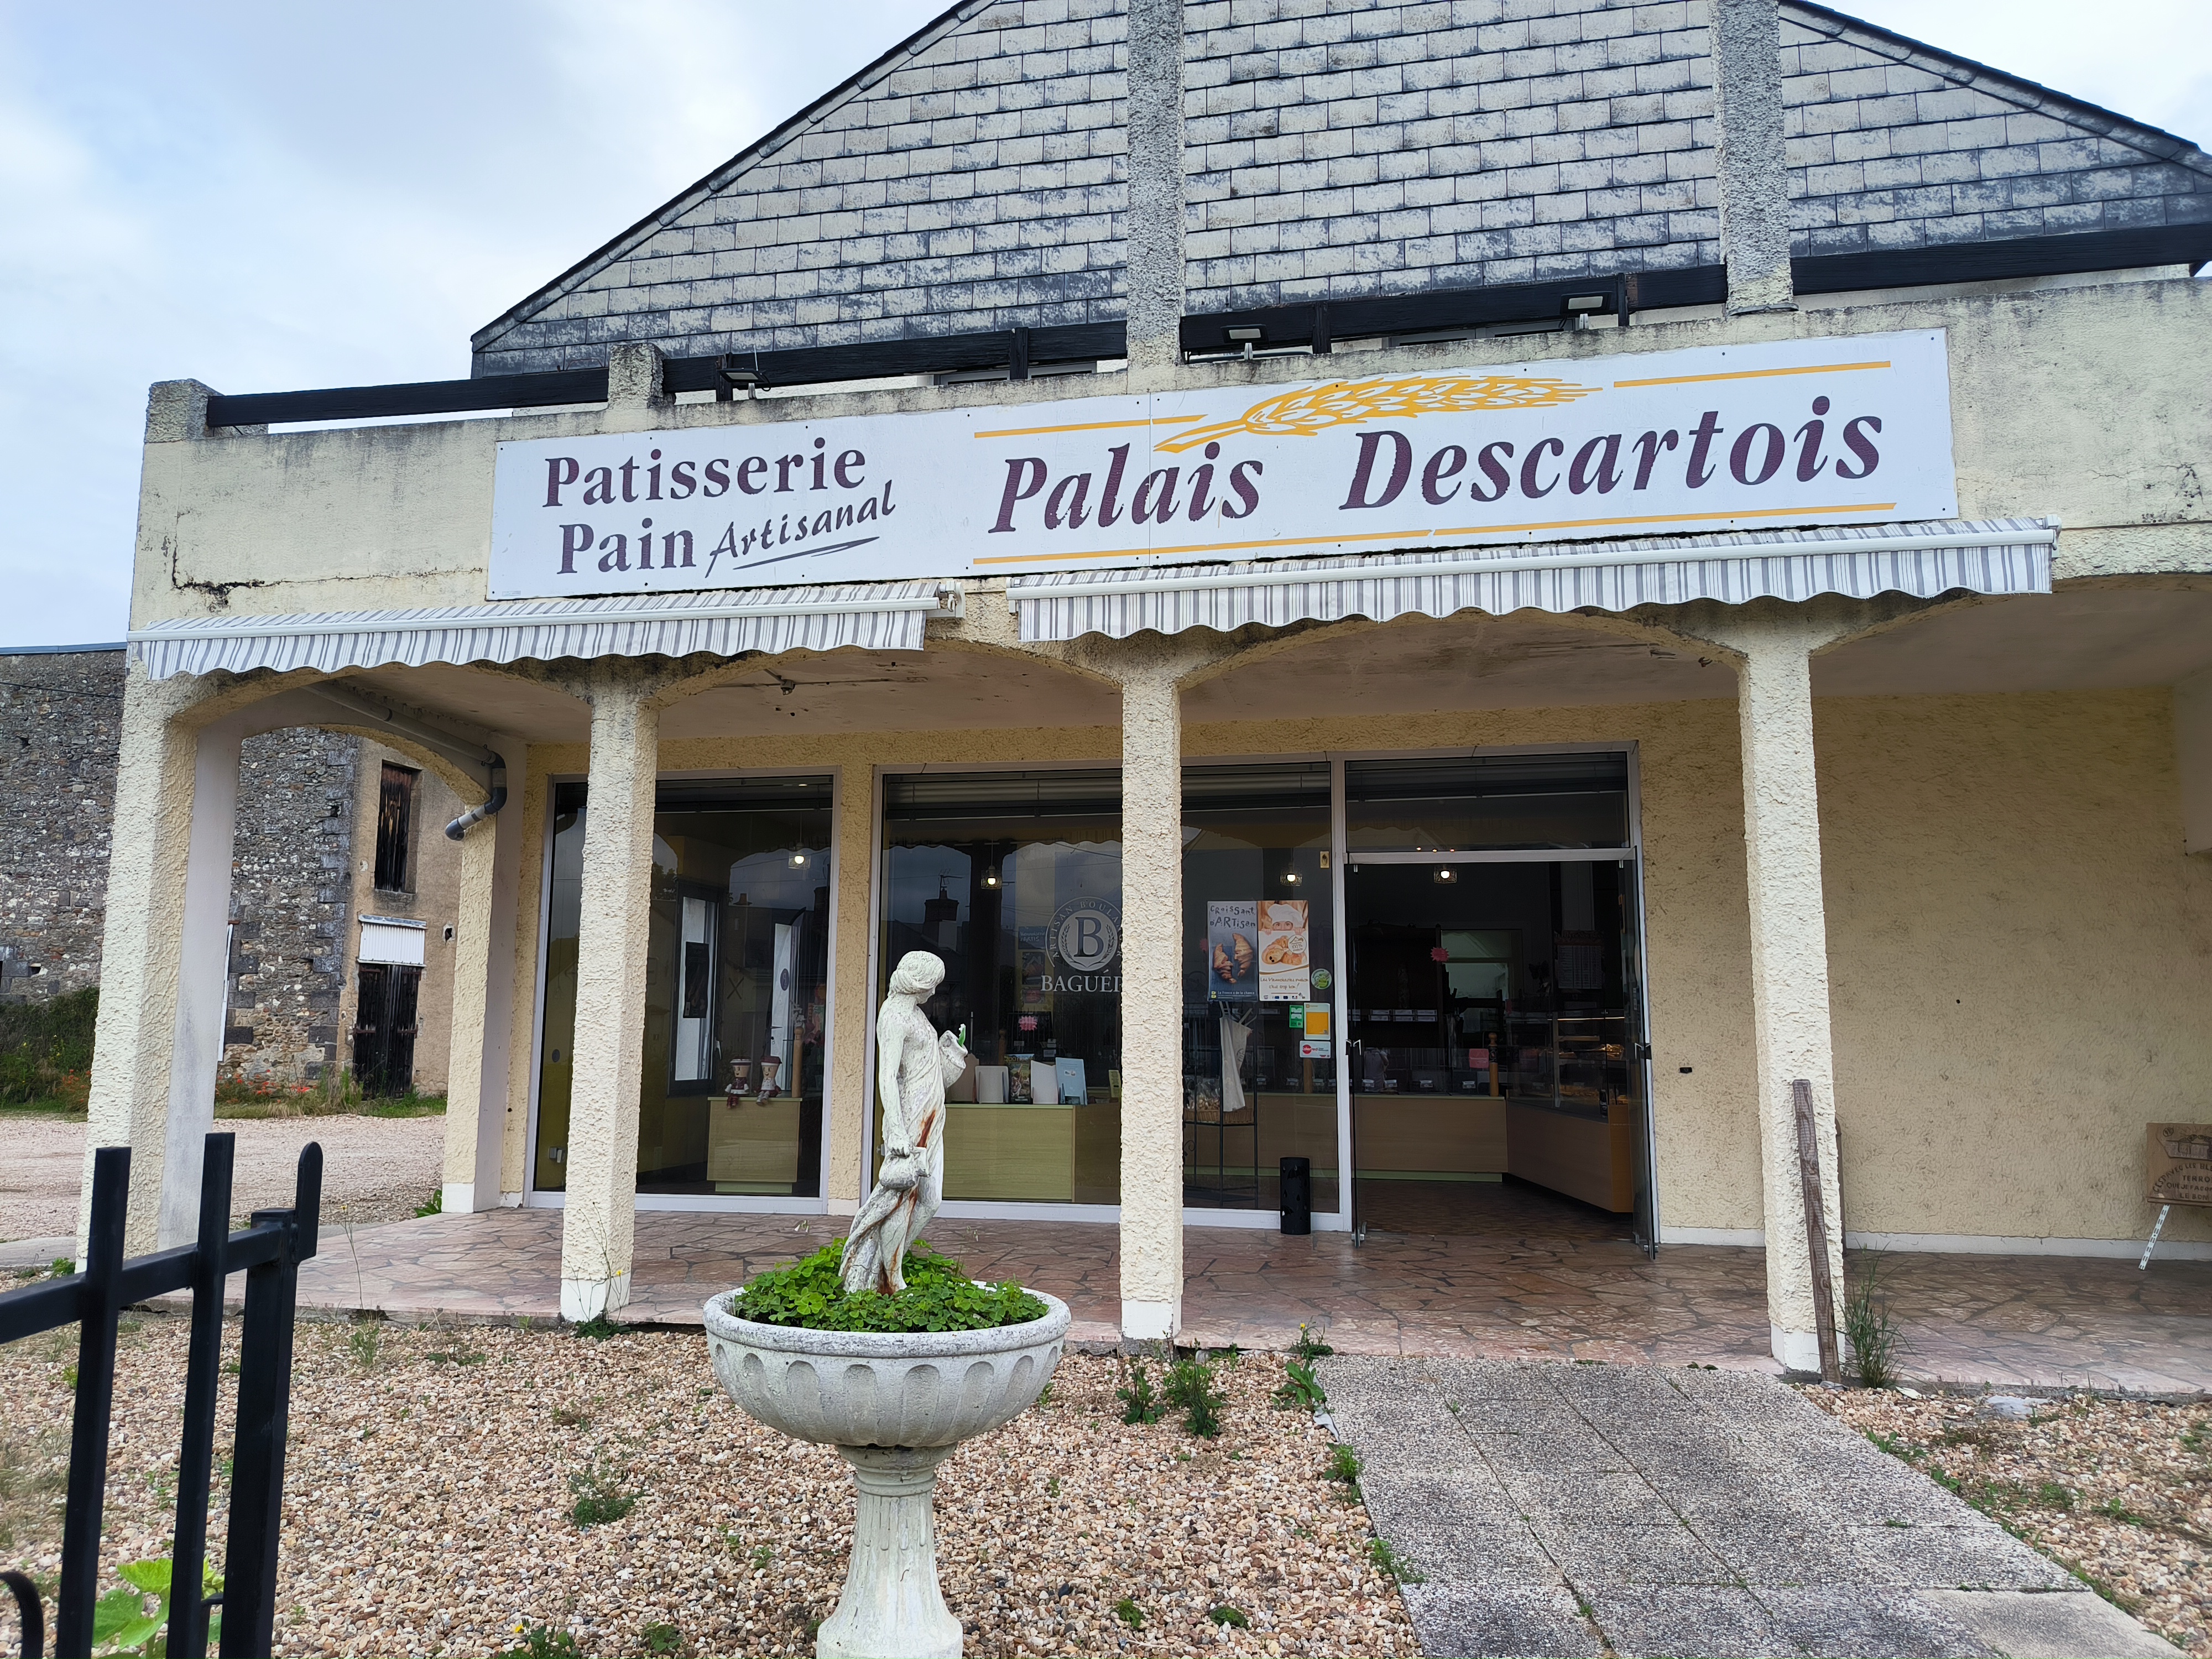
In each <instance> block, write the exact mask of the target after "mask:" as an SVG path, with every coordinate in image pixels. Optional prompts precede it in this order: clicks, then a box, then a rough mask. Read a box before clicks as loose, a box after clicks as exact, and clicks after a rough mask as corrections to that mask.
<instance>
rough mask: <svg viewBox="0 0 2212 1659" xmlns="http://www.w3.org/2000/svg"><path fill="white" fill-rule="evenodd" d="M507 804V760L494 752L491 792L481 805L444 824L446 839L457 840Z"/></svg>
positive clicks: (472, 807)
mask: <svg viewBox="0 0 2212 1659" xmlns="http://www.w3.org/2000/svg"><path fill="white" fill-rule="evenodd" d="M504 805H507V762H506V761H505V760H504V759H502V758H501V757H500V756H499V755H498V754H497V753H496V752H495V753H494V754H493V755H492V757H491V793H490V794H489V796H487V797H486V798H485V799H484V803H483V805H481V806H471V808H469V810H468V811H465V812H464V813H462V814H461V815H460V817H457V818H455V819H454V820H453V822H452V823H449V824H447V826H446V839H447V841H459V839H460V838H461V837H462V836H465V835H467V834H468V833H469V830H470V829H471V827H472V826H473V825H476V824H478V823H483V821H484V820H485V819H486V818H488V817H491V815H492V814H493V813H495V812H496V811H499V809H500V808H501V807H502V806H504Z"/></svg>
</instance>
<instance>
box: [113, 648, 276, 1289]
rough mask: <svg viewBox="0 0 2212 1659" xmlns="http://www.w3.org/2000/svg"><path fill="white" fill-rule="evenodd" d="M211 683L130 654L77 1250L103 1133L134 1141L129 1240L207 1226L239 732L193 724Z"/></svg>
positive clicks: (178, 1238)
mask: <svg viewBox="0 0 2212 1659" xmlns="http://www.w3.org/2000/svg"><path fill="white" fill-rule="evenodd" d="M203 696H204V692H203V691H202V690H200V689H199V688H197V686H196V685H195V684H194V683H193V682H192V681H191V680H189V679H187V678H184V677H181V676H179V677H178V678H174V679H170V680H164V681H160V682H155V681H152V680H149V679H148V678H146V673H145V671H144V669H143V668H141V667H140V666H138V665H137V664H135V663H134V664H132V665H131V669H130V671H129V674H128V677H127V678H126V679H125V685H124V693H123V721H122V733H121V742H120V747H119V750H118V755H117V764H116V777H115V811H114V818H113V823H112V829H111V832H110V836H111V839H110V843H109V852H108V863H107V910H106V930H105V934H104V938H103V942H102V945H101V957H100V1021H99V1025H98V1028H97V1030H96V1031H95V1033H94V1054H93V1064H92V1079H91V1105H90V1110H89V1113H88V1122H87V1126H86V1134H85V1152H84V1181H83V1184H82V1189H81V1192H82V1195H81V1196H80V1198H79V1200H78V1205H77V1255H78V1258H79V1259H80V1260H82V1257H83V1255H84V1240H85V1229H86V1227H87V1225H88V1222H89V1218H90V1204H91V1194H92V1156H93V1153H94V1152H95V1151H96V1150H97V1149H98V1148H100V1147H102V1146H129V1147H130V1148H131V1202H130V1207H129V1215H128V1219H127V1221H126V1223H125V1236H124V1239H125V1249H127V1250H129V1251H131V1253H133V1254H137V1253H139V1252H143V1251H146V1250H150V1249H161V1248H167V1247H168V1246H170V1245H174V1244H185V1243H191V1240H192V1237H193V1236H194V1235H195V1233H196V1232H197V1218H198V1210H199V1186H200V1159H201V1152H202V1138H203V1137H204V1135H205V1134H206V1133H207V1131H208V1127H209V1126H210V1123H211V1122H212V1121H214V1115H215V1073H216V1062H217V1061H218V1060H221V1059H222V1016H223V990H224V987H225V983H226V981H225V971H226V968H227V964H226V963H225V961H224V945H225V942H226V939H227V936H228V922H229V911H230V863H231V838H232V831H233V828H234V822H235V816H236V813H235V808H236V804H237V798H238V755H239V744H240V733H241V725H240V720H239V719H238V718H237V717H236V716H232V717H230V718H228V719H226V720H220V721H217V722H215V723H212V724H210V725H207V726H202V727H199V728H198V729H197V730H195V729H193V728H192V727H191V726H190V725H188V724H187V723H186V722H185V720H183V718H182V715H183V714H184V712H185V710H186V709H188V708H191V706H192V705H193V704H194V703H196V702H199V701H201V700H202V698H203Z"/></svg>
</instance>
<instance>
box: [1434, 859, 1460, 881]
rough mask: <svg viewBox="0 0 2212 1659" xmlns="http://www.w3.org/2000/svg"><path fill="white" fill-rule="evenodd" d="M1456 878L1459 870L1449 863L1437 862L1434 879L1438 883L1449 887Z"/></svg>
mask: <svg viewBox="0 0 2212 1659" xmlns="http://www.w3.org/2000/svg"><path fill="white" fill-rule="evenodd" d="M1458 879H1459V872H1458V871H1456V870H1455V869H1453V868H1452V867H1451V866H1449V864H1439V865H1438V866H1437V873H1436V880H1437V883H1438V884H1440V885H1443V886H1445V887H1449V886H1450V885H1451V884H1452V883H1454V882H1455V881H1457V880H1458Z"/></svg>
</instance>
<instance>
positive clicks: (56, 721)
mask: <svg viewBox="0 0 2212 1659" xmlns="http://www.w3.org/2000/svg"><path fill="white" fill-rule="evenodd" d="M124 659H125V657H124V652H123V650H122V648H121V647H88V648H84V649H78V650H65V651H36V652H22V653H5V652H0V961H4V962H6V963H9V969H8V977H7V980H6V983H5V988H4V994H7V995H9V996H12V997H18V998H21V997H31V998H40V999H43V998H46V997H50V996H58V995H62V994H65V993H68V992H70V991H76V990H81V989H82V988H83V987H86V986H88V985H96V984H98V983H99V982H100V937H101V933H102V932H103V929H104V927H105V926H106V905H107V854H108V834H109V824H110V821H111V819H112V816H113V812H114V804H115V774H116V756H117V746H118V742H119V740H120V728H119V722H120V718H121V712H122V706H123V680H124ZM387 758H389V759H393V760H401V761H403V762H404V757H399V756H397V755H393V754H392V751H390V750H386V749H385V748H383V747H382V745H380V744H375V743H373V742H370V741H369V740H368V739H366V738H356V737H351V736H348V735H345V734H343V733H338V732H324V731H319V730H315V729H313V728H306V727H300V728H290V729H287V730H283V731H279V732H264V733H262V734H260V735H259V736H258V737H252V738H247V739H246V742H245V744H244V746H243V749H242V751H241V754H240V761H239V791H238V817H237V828H236V830H235V835H234V842H233V847H234V853H233V861H232V866H231V895H230V915H231V949H230V962H229V969H228V974H229V986H228V1010H229V1012H228V1018H226V1020H225V1022H224V1025H225V1030H224V1034H223V1036H224V1042H223V1069H224V1071H225V1072H226V1073H234V1074H238V1075H242V1076H246V1077H250V1078H260V1077H267V1078H270V1079H274V1080H276V1081H278V1082H281V1083H307V1082H313V1081H315V1080H316V1079H319V1078H320V1077H321V1076H322V1075H323V1073H324V1070H325V1067H327V1066H331V1065H333V1064H343V1063H346V1061H347V1060H349V1040H348V1036H347V1033H348V1031H349V1028H350V1026H351V1024H352V1023H353V1008H354V996H355V989H356V983H355V972H354V969H355V966H356V960H357V956H358V952H359V948H360V946H359V938H358V935H359V932H360V929H359V925H358V918H359V917H360V915H362V914H363V913H364V912H370V911H373V912H375V913H378V914H383V915H404V916H409V917H416V918H419V919H421V920H422V921H423V922H424V923H425V932H426V936H427V939H428V945H427V949H426V961H425V964H424V972H423V981H422V1000H421V1004H420V1010H421V1018H422V1035H421V1036H419V1037H418V1038H417V1039H416V1072H415V1075H416V1087H417V1088H418V1089H419V1090H421V1091H423V1092H425V1093H433V1092H436V1091H440V1090H442V1089H443V1088H444V1086H445V1076H446V1066H447V1030H448V1026H449V1009H450V1004H451V1001H452V994H453V992H452V968H451V962H450V957H451V955H452V945H451V943H450V941H449V940H448V939H447V937H446V935H447V933H448V931H449V929H450V925H451V923H452V921H453V908H454V905H455V903H456V902H457V898H458V885H457V884H458V880H459V849H458V848H454V847H453V845H452V843H450V842H447V840H446V839H445V838H444V836H442V835H441V833H440V831H441V827H442V826H443V824H444V823H445V822H446V820H447V818H449V817H452V816H453V814H454V813H455V812H456V811H459V802H458V801H457V800H456V799H455V798H454V796H453V792H452V791H451V790H449V789H447V787H445V786H444V785H443V784H442V783H441V782H440V781H438V780H437V778H436V776H435V775H434V774H431V773H428V772H426V773H424V774H423V775H422V780H421V782H420V785H419V786H418V793H417V795H416V822H415V847H416V857H415V859H414V860H413V866H414V873H413V876H412V879H411V883H410V889H409V890H407V891H405V892H392V893H385V892H379V891H377V890H376V888H375V875H374V850H375V837H376V785H377V781H378V777H379V775H380V768H381V765H382V763H383V762H384V761H385V760H386V759H387ZM410 764H411V763H410ZM31 968H35V969H37V970H38V971H37V972H36V973H27V972H26V971H25V970H26V969H31Z"/></svg>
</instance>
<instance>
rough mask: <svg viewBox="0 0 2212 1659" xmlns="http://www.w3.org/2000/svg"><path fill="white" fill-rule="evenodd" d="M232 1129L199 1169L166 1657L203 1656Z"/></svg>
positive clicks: (234, 1142) (210, 1144)
mask: <svg viewBox="0 0 2212 1659" xmlns="http://www.w3.org/2000/svg"><path fill="white" fill-rule="evenodd" d="M237 1146H238V1138H237V1136H235V1135H234V1134H211V1135H210V1136H209V1137H208V1138H207V1142H206V1148H207V1150H206V1152H205V1153H204V1161H203V1164H202V1168H201V1171H200V1235H199V1245H198V1249H197V1250H196V1251H195V1252H194V1254H193V1256H192V1280H191V1291H192V1331H191V1351H190V1353H189V1356H188V1357H187V1358H186V1359H185V1431H184V1437H183V1440H182V1441H181V1443H179V1446H178V1448H177V1536H176V1546H175V1547H174V1548H173V1550H172V1551H171V1552H170V1556H169V1559H170V1564H171V1565H170V1568H169V1642H168V1651H169V1655H170V1659H203V1656H204V1655H205V1653H206V1652H207V1627H208V1608H207V1605H206V1603H205V1602H204V1601H203V1600H202V1599H201V1592H200V1583H201V1578H202V1576H203V1574H202V1569H203V1567H204V1564H205V1562H206V1560H207V1511H208V1476H209V1474H210V1468H211V1465H212V1463H213V1462H214V1456H215V1409H216V1395H217V1394H218V1392H219V1391H220V1389H221V1387H222V1293H223V1281H224V1279H226V1278H227V1277H228V1275H227V1274H226V1273H225V1272H224V1270H223V1267H224V1259H225V1257H226V1255H228V1244H229V1243H230V1186H231V1170H232V1168H233V1166H234V1159H235V1157H236V1152H237Z"/></svg>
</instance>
